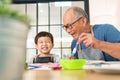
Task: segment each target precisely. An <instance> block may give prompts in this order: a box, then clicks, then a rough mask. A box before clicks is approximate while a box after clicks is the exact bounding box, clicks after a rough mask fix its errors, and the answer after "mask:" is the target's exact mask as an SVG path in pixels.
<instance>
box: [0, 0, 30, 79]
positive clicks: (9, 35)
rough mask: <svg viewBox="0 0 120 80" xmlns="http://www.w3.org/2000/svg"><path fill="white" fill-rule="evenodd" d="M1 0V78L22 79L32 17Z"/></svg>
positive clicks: (9, 2)
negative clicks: (22, 13)
mask: <svg viewBox="0 0 120 80" xmlns="http://www.w3.org/2000/svg"><path fill="white" fill-rule="evenodd" d="M10 4H11V0H0V80H21V78H22V73H23V71H24V65H25V59H26V40H27V34H28V31H29V29H30V26H29V23H30V19H29V18H28V17H27V16H26V15H21V14H19V12H18V11H13V10H11V9H10V8H9V5H10Z"/></svg>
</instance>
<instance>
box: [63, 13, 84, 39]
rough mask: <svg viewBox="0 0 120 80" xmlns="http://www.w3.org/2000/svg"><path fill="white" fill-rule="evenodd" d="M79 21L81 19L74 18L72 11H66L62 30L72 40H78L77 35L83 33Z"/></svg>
mask: <svg viewBox="0 0 120 80" xmlns="http://www.w3.org/2000/svg"><path fill="white" fill-rule="evenodd" d="M81 19H82V17H76V16H75V15H74V14H73V12H72V11H68V12H67V13H65V15H64V17H63V23H64V29H65V30H66V31H67V32H68V33H69V34H70V35H71V36H72V37H73V38H74V39H78V38H79V35H80V34H81V33H82V32H83V31H84V30H83V28H84V27H83V24H82V21H81Z"/></svg>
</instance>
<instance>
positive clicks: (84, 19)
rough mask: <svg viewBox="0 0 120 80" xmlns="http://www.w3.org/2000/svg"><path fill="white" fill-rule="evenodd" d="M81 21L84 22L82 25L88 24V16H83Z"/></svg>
mask: <svg viewBox="0 0 120 80" xmlns="http://www.w3.org/2000/svg"><path fill="white" fill-rule="evenodd" d="M81 23H82V25H86V24H87V18H85V17H83V18H82V19H81Z"/></svg>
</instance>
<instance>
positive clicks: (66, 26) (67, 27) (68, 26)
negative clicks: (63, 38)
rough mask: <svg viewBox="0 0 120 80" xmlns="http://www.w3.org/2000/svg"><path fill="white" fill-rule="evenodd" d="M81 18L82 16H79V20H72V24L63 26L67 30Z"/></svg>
mask: <svg viewBox="0 0 120 80" xmlns="http://www.w3.org/2000/svg"><path fill="white" fill-rule="evenodd" d="M81 18H82V17H79V18H78V19H77V20H75V21H74V22H72V23H71V24H67V25H63V28H64V29H65V30H67V29H72V27H73V24H75V23H76V22H77V21H79V20H80V19H81Z"/></svg>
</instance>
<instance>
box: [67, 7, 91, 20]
mask: <svg viewBox="0 0 120 80" xmlns="http://www.w3.org/2000/svg"><path fill="white" fill-rule="evenodd" d="M71 9H72V10H73V13H74V14H75V15H76V16H77V17H78V18H80V17H85V18H87V20H88V15H87V13H86V11H85V10H83V9H82V8H80V7H71V8H69V9H68V10H67V11H69V10H71ZM88 22H89V21H88Z"/></svg>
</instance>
